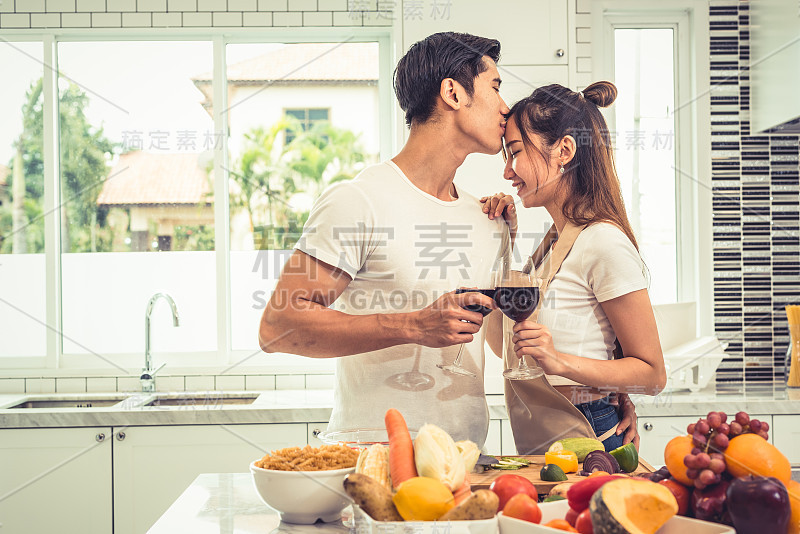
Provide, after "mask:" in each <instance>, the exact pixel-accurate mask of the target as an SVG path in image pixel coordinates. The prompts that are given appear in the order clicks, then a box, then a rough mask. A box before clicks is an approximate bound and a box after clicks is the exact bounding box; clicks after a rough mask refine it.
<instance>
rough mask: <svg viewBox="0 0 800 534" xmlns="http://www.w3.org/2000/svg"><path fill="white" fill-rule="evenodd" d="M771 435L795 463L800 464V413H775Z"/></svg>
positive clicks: (774, 441)
mask: <svg viewBox="0 0 800 534" xmlns="http://www.w3.org/2000/svg"><path fill="white" fill-rule="evenodd" d="M759 419H760V418H759ZM769 435H770V436H771V439H772V444H773V445H775V446H776V447H777V448H778V450H779V451H781V452H782V453H783V454H785V455H786V457H787V458H788V459H789V461H790V462H791V463H792V464H793V465H798V464H800V415H773V416H772V424H771V425H770V429H769Z"/></svg>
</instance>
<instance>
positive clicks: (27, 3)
mask: <svg viewBox="0 0 800 534" xmlns="http://www.w3.org/2000/svg"><path fill="white" fill-rule="evenodd" d="M44 11H45V10H44V0H17V13H44Z"/></svg>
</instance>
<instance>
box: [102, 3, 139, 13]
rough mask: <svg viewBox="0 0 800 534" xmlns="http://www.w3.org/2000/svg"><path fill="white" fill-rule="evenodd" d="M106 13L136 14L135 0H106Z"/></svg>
mask: <svg viewBox="0 0 800 534" xmlns="http://www.w3.org/2000/svg"><path fill="white" fill-rule="evenodd" d="M106 11H127V12H129V13H135V12H136V0H106Z"/></svg>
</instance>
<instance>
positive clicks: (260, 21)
mask: <svg viewBox="0 0 800 534" xmlns="http://www.w3.org/2000/svg"><path fill="white" fill-rule="evenodd" d="M242 23H243V24H244V26H272V13H242Z"/></svg>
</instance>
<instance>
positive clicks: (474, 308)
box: [436, 288, 495, 378]
mask: <svg viewBox="0 0 800 534" xmlns="http://www.w3.org/2000/svg"><path fill="white" fill-rule="evenodd" d="M494 291H495V290H494V289H468V288H459V289H456V294H461V293H469V292H475V293H483V294H484V295H486V296H487V297H489V298H493V297H494ZM464 309H465V310H468V311H471V312H476V313H480V314H481V315H483V316H484V317H486V316H487V315H489V314H490V313H492V309H491V308H487V307H486V306H481V305H480V304H467V305H466V306H464ZM463 354H464V344H463V343H462V344H461V346H460V347H459V348H458V355H457V356H456V359H455V360H454V361H453V363H451V364H450V365H444V364H441V363H437V364H436V367H438V368H439V369H442V370H443V371H447V372H449V373H453V374H456V375H461V376H471V377H472V378H477V377H478V375H476V374H475V373H473V372H472V371H470V370H468V369H465V368H463V367H462V366H461V359H462V356H463Z"/></svg>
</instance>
